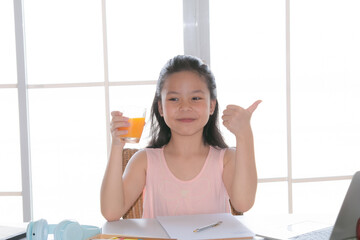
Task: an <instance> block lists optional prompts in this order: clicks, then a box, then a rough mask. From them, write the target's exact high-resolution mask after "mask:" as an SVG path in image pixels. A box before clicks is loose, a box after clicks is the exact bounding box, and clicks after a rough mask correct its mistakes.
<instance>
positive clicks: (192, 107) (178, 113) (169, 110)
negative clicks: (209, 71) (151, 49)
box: [158, 71, 216, 135]
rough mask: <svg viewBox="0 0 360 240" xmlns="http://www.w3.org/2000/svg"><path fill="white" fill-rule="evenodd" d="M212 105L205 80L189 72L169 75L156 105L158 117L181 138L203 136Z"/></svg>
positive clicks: (212, 109)
mask: <svg viewBox="0 0 360 240" xmlns="http://www.w3.org/2000/svg"><path fill="white" fill-rule="evenodd" d="M215 104H216V100H211V99H210V92H209V89H208V87H207V85H206V82H205V79H204V78H203V77H201V76H200V75H198V74H197V73H195V72H191V71H182V72H178V73H173V74H171V75H169V76H168V77H167V79H166V80H165V83H164V86H163V89H162V90H161V101H159V102H158V106H159V112H160V115H161V116H163V117H164V120H165V122H166V124H167V125H168V126H169V128H170V129H171V132H172V134H175V133H177V134H180V135H192V134H195V133H199V132H201V134H202V131H203V127H204V126H205V125H206V123H207V122H208V120H209V116H210V114H212V113H213V112H214V109H215Z"/></svg>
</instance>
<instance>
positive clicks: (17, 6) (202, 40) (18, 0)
mask: <svg viewBox="0 0 360 240" xmlns="http://www.w3.org/2000/svg"><path fill="white" fill-rule="evenodd" d="M101 2H102V21H103V53H104V81H103V82H94V83H67V84H27V79H26V60H25V40H24V29H23V26H24V24H23V22H24V13H23V0H14V15H15V33H16V54H17V77H18V83H17V84H0V88H17V90H18V98H19V122H20V126H19V127H20V145H21V173H22V191H20V192H16V191H14V192H0V197H3V196H22V202H23V221H24V222H28V221H31V220H32V219H33V213H32V209H33V207H32V190H31V158H30V142H29V122H28V100H27V90H28V89H36V88H42V89H44V88H69V87H70V88H75V87H99V86H100V87H104V91H105V98H106V99H105V104H106V106H105V107H106V113H107V114H106V116H107V119H106V122H107V136H108V137H107V146H108V153H109V149H110V132H109V124H110V117H109V116H110V109H109V88H110V87H112V86H127V85H155V84H156V80H147V81H121V82H109V78H108V54H107V31H106V10H105V9H106V0H102V1H101ZM285 15H286V19H285V27H286V106H287V111H286V112H287V113H286V116H287V177H279V178H262V179H261V178H260V179H258V182H259V183H270V182H287V185H288V212H289V213H293V193H292V188H293V184H296V183H305V182H307V183H309V182H321V181H334V180H335V181H337V180H349V179H351V178H352V176H351V175H345V176H328V177H313V178H293V176H292V152H291V139H292V138H291V105H290V102H291V91H290V84H291V81H290V80H291V79H290V0H286V14H285ZM183 21H184V29H183V30H184V54H191V55H195V56H198V57H200V58H202V59H204V60H205V61H206V62H207V63H209V64H210V43H209V39H210V34H209V0H183Z"/></svg>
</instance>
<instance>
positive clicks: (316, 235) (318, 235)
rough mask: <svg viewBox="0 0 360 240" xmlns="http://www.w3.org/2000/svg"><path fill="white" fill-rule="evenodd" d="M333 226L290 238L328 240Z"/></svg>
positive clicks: (295, 239)
mask: <svg viewBox="0 0 360 240" xmlns="http://www.w3.org/2000/svg"><path fill="white" fill-rule="evenodd" d="M332 229H333V226H331V227H327V228H322V229H319V230H316V231H312V232H308V233H305V234H301V235H299V236H296V237H293V238H291V239H292V240H329V239H330V235H331V232H332Z"/></svg>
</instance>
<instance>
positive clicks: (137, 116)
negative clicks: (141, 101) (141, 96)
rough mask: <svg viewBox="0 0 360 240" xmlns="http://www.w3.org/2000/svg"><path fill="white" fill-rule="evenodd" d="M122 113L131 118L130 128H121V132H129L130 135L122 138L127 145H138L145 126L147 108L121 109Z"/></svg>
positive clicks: (127, 107) (131, 107) (129, 107)
mask: <svg viewBox="0 0 360 240" xmlns="http://www.w3.org/2000/svg"><path fill="white" fill-rule="evenodd" d="M120 112H122V113H123V116H124V117H128V118H129V123H130V126H129V127H120V128H119V130H128V133H127V134H125V135H121V136H120V138H121V139H122V140H124V141H125V142H127V143H138V142H139V141H140V138H141V134H142V132H143V129H144V125H145V115H146V108H144V107H139V106H126V107H121V108H120Z"/></svg>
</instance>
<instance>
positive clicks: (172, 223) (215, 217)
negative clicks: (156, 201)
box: [156, 213, 255, 239]
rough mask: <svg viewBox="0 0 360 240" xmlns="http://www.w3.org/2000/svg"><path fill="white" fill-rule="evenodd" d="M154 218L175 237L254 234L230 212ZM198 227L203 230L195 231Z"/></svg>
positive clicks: (250, 235)
mask: <svg viewBox="0 0 360 240" xmlns="http://www.w3.org/2000/svg"><path fill="white" fill-rule="evenodd" d="M156 219H157V220H158V221H159V223H160V224H161V226H162V227H163V228H164V229H165V231H166V232H167V234H168V235H169V236H170V237H171V238H176V239H234V238H236V239H252V238H253V237H254V236H255V235H254V233H253V232H252V231H251V230H250V229H248V228H247V227H246V226H245V225H244V224H242V223H241V222H240V221H239V220H238V219H236V218H235V217H234V216H233V215H231V214H230V213H219V214H199V215H184V216H166V217H157V218H156ZM217 223H220V224H217ZM208 226H213V227H208ZM198 229H203V230H201V231H196V230H198Z"/></svg>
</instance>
